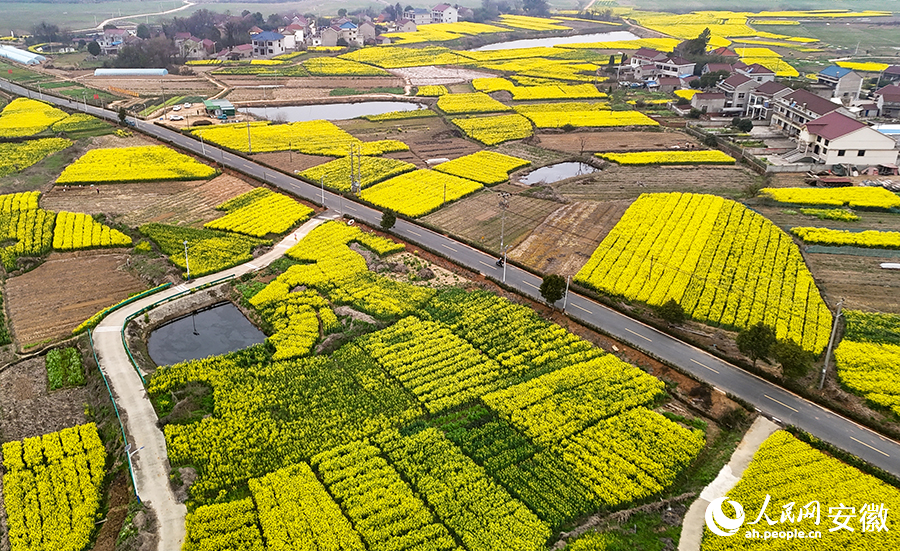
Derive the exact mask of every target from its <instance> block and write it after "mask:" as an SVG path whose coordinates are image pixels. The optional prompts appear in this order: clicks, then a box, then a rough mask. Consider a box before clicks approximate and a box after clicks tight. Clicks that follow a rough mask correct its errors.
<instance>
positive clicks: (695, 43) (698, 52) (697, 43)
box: [678, 27, 712, 56]
mask: <svg viewBox="0 0 900 551" xmlns="http://www.w3.org/2000/svg"><path fill="white" fill-rule="evenodd" d="M711 35H712V33H711V32H710V30H709V27H707V28H705V29H703V32H701V33H700V34H699V35H697V38H692V39H691V40H685V41H684V42H682V43H681V44H679V45H678V49H679V50H680V51H681V53H682V55H687V56H702V55H704V54H706V46H707V44H709V38H710V36H711Z"/></svg>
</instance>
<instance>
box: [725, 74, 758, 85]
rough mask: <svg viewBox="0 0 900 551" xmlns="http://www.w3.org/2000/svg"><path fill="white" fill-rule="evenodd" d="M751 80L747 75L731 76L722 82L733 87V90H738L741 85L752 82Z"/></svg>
mask: <svg viewBox="0 0 900 551" xmlns="http://www.w3.org/2000/svg"><path fill="white" fill-rule="evenodd" d="M751 80H752V79H750V78H749V77H747V76H746V75H731V76H730V77H728V78H726V79H725V80H723V81H722V82H721V84H724V85H726V86H731V87H732V88H737V87H738V86H740V85H741V84H744V83H745V82H751Z"/></svg>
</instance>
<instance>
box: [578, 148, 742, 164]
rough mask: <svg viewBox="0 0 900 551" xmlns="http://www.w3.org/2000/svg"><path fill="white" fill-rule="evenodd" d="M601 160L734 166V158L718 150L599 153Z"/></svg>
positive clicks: (625, 162)
mask: <svg viewBox="0 0 900 551" xmlns="http://www.w3.org/2000/svg"><path fill="white" fill-rule="evenodd" d="M596 155H597V156H598V157H600V158H601V159H606V160H607V161H612V162H614V163H618V164H620V165H733V164H734V158H732V157H731V156H729V155H726V154H725V153H723V152H721V151H719V150H718V149H710V150H697V151H638V152H632V153H597V154H596Z"/></svg>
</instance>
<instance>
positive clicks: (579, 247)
mask: <svg viewBox="0 0 900 551" xmlns="http://www.w3.org/2000/svg"><path fill="white" fill-rule="evenodd" d="M630 204H631V201H606V202H602V203H598V202H595V201H580V202H577V203H571V204H568V205H565V206H562V207H560V208H558V209H556V210H555V211H553V212H552V213H550V215H549V216H547V218H546V219H545V220H544V221H543V222H541V224H540V225H539V226H538V227H536V228H535V229H534V231H532V232H531V234H530V235H529V236H528V237H526V238H525V240H524V241H522V242H521V243H520V244H519V245H518V246H517V247H516V248H515V249H513V250H512V251H511V252H510V254H509V257H510V258H512V259H513V260H516V261H518V262H521V263H523V264H525V265H527V266H531V267H533V268H536V269H537V270H539V271H541V272H545V273H553V274H559V275H561V276H574V275H575V274H576V273H578V270H580V269H581V267H582V266H584V263H585V262H587V260H588V259H589V258H590V257H591V254H593V252H594V250H595V249H596V248H597V245H599V244H600V242H601V241H603V238H604V237H606V234H607V233H609V230H611V229H612V228H613V226H615V225H616V223H617V222H618V221H619V218H621V217H622V214H623V213H624V212H625V209H627V208H628V205H630Z"/></svg>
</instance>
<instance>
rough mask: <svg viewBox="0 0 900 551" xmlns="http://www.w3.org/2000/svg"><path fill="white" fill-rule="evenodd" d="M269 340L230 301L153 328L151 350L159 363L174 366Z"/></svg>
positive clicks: (157, 363) (150, 341) (149, 345)
mask: <svg viewBox="0 0 900 551" xmlns="http://www.w3.org/2000/svg"><path fill="white" fill-rule="evenodd" d="M265 340H266V336H265V334H263V332H262V331H260V330H259V329H257V328H256V326H254V325H253V324H252V323H250V320H248V319H247V318H246V317H244V314H243V313H241V311H240V310H239V309H238V308H237V306H235V305H234V304H232V303H230V302H222V303H219V304H216V305H214V306H212V307H210V308H206V309H203V310H198V311H196V312H193V313H191V314H188V315H186V316H184V317H181V318H178V319H175V320H172V321H170V322H168V323H166V324H165V325H161V326H160V327H158V328H156V329H154V330H153V332H152V333H150V339H149V341H148V342H147V351H148V352H149V353H150V358H151V359H152V360H153V361H154V362H156V365H171V364H176V363H179V362H183V361H185V360H196V359H199V358H206V357H208V356H217V355H219V354H226V353H228V352H234V351H235V350H241V349H242V348H247V347H248V346H252V345H254V344H259V343H261V342H263V341H265Z"/></svg>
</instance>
